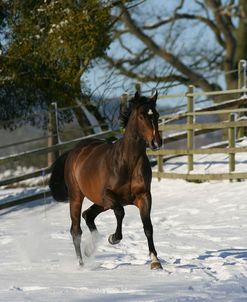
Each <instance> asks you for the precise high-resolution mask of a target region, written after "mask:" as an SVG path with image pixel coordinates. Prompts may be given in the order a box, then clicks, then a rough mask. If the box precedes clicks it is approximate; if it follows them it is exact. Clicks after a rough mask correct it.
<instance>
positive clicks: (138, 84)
mask: <svg viewBox="0 0 247 302" xmlns="http://www.w3.org/2000/svg"><path fill="white" fill-rule="evenodd" d="M135 90H136V91H137V92H138V93H139V95H141V83H140V82H136V83H135Z"/></svg>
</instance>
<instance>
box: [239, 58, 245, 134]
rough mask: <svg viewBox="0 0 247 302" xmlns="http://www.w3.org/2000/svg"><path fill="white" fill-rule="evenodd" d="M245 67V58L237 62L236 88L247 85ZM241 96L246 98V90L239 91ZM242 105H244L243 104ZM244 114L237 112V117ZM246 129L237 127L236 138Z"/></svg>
mask: <svg viewBox="0 0 247 302" xmlns="http://www.w3.org/2000/svg"><path fill="white" fill-rule="evenodd" d="M246 69H247V61H246V60H240V61H239V62H238V89H243V88H246V87H247V82H246ZM240 97H241V98H246V97H247V95H246V92H242V93H240ZM243 107H246V106H245V105H243ZM243 116H246V113H242V114H241V113H240V114H239V119H240V120H241V117H243ZM246 132H247V131H246V129H245V128H243V127H241V128H238V132H237V133H238V138H241V137H243V136H245V135H246Z"/></svg>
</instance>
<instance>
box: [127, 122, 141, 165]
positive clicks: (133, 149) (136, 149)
mask: <svg viewBox="0 0 247 302" xmlns="http://www.w3.org/2000/svg"><path fill="white" fill-rule="evenodd" d="M122 145H123V155H124V157H125V159H126V160H127V162H128V163H130V164H131V163H133V164H135V162H136V161H137V160H138V159H139V158H140V157H141V156H143V155H145V154H146V143H145V141H144V140H143V139H142V138H141V137H140V136H139V134H138V132H137V130H136V127H134V126H133V127H127V128H126V131H125V133H124V137H123V140H122Z"/></svg>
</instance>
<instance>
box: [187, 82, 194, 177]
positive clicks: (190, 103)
mask: <svg viewBox="0 0 247 302" xmlns="http://www.w3.org/2000/svg"><path fill="white" fill-rule="evenodd" d="M193 91H194V86H193V85H189V87H188V93H193ZM193 111H194V98H193V96H190V95H189V96H187V112H188V113H191V112H193ZM193 124H194V116H193V115H188V116H187V126H191V125H193ZM193 149H194V129H189V127H188V129H187V150H188V151H192V150H193ZM192 170H193V154H188V173H189V172H190V171H192Z"/></svg>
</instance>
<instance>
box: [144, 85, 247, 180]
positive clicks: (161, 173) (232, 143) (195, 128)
mask: <svg viewBox="0 0 247 302" xmlns="http://www.w3.org/2000/svg"><path fill="white" fill-rule="evenodd" d="M246 91H247V89H246V88H243V89H235V90H228V91H222V92H208V93H194V92H193V86H189V89H188V92H187V94H186V97H187V111H186V112H180V113H179V114H176V115H169V116H162V117H161V118H162V120H163V122H162V123H161V124H160V126H159V129H160V131H161V132H162V133H163V135H164V134H165V132H167V131H171V130H173V131H178V132H179V133H176V134H175V135H172V136H171V138H170V139H169V137H167V138H164V142H165V143H166V142H170V141H178V140H181V139H186V149H166V146H165V145H164V146H163V149H161V150H159V151H148V155H150V156H156V157H157V163H158V165H157V166H158V171H157V172H153V176H154V177H158V179H161V178H172V179H176V178H177V179H185V180H191V181H205V180H226V179H228V180H233V179H237V180H239V179H247V170H246V172H241V173H240V172H239V173H237V172H235V155H236V154H237V153H241V152H247V147H236V135H235V133H236V130H237V129H241V128H245V127H247V120H239V119H237V118H236V115H237V114H238V115H241V114H242V115H243V114H245V113H246V112H247V96H246V95H245V93H246ZM232 93H241V94H243V95H242V97H240V98H239V99H236V100H231V101H227V102H223V103H222V104H217V105H214V106H211V107H210V108H204V109H199V110H198V109H197V110H195V108H194V97H195V96H209V95H210V96H213V95H220V94H232ZM178 96H179V95H175V96H174V97H178ZM170 97H171V96H170ZM240 107H241V108H240ZM226 108H230V109H226ZM212 114H217V115H228V120H226V121H223V122H222V121H219V122H214V123H197V122H196V117H197V116H207V115H212ZM181 119H186V123H185V124H171V122H174V121H176V120H181ZM219 129H227V132H228V146H227V147H221V148H195V147H194V138H195V136H196V135H200V134H202V133H208V132H211V131H216V130H219ZM218 153H223V154H227V155H228V158H229V169H228V173H219V174H216V173H212V174H200V173H197V174H196V172H195V171H194V155H195V154H218ZM167 155H171V156H172V155H173V156H182V155H186V156H187V173H175V172H173V173H172V172H166V171H165V165H163V161H164V160H163V158H164V156H167Z"/></svg>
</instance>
